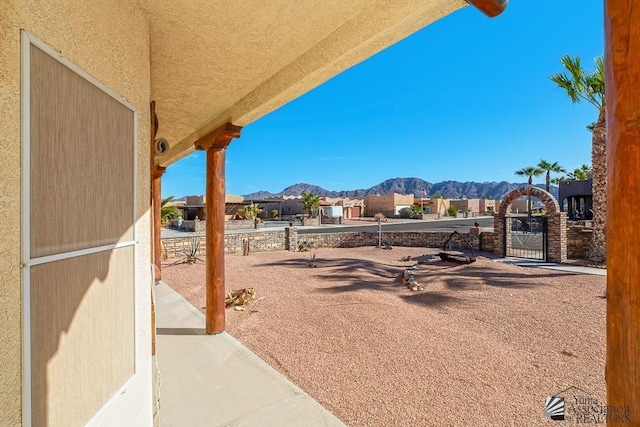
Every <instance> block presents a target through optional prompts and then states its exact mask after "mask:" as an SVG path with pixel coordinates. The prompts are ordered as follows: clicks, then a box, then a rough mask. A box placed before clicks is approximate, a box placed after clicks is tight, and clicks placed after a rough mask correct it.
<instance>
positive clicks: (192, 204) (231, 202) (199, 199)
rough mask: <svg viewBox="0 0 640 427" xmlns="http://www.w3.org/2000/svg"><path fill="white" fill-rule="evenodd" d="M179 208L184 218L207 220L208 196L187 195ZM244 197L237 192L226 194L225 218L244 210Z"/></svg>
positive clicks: (227, 218) (230, 217)
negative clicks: (236, 193)
mask: <svg viewBox="0 0 640 427" xmlns="http://www.w3.org/2000/svg"><path fill="white" fill-rule="evenodd" d="M180 203H181V205H179V206H178V209H180V210H181V211H182V219H184V220H195V219H196V218H197V219H199V220H205V219H206V217H207V197H206V196H187V199H186V201H184V202H180ZM244 205H245V204H244V197H242V196H237V195H235V194H226V195H225V210H224V211H225V220H229V219H232V218H234V217H235V216H236V215H238V214H240V213H241V212H242V208H243V207H244Z"/></svg>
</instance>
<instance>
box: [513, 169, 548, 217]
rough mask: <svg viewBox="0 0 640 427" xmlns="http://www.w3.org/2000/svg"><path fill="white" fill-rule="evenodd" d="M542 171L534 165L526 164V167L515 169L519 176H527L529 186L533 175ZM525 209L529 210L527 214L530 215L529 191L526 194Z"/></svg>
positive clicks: (537, 174)
mask: <svg viewBox="0 0 640 427" xmlns="http://www.w3.org/2000/svg"><path fill="white" fill-rule="evenodd" d="M543 172H544V171H543V170H542V169H540V168H538V167H535V166H527V167H526V168H522V169H520V170H517V171H516V175H519V176H527V177H529V181H528V182H529V187H531V186H532V185H533V177H534V176H540V175H542V173H543ZM527 210H528V211H529V215H531V192H529V195H528V196H527Z"/></svg>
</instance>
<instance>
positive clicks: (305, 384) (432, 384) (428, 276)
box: [163, 247, 606, 426]
mask: <svg viewBox="0 0 640 427" xmlns="http://www.w3.org/2000/svg"><path fill="white" fill-rule="evenodd" d="M436 252H437V251H436V250H433V249H425V248H401V247H395V248H393V249H392V250H383V249H378V248H353V249H319V250H316V251H314V253H315V255H316V259H315V265H316V266H315V267H310V266H309V262H310V260H311V254H310V253H309V252H285V251H280V252H262V253H251V254H250V255H249V256H241V255H227V256H226V261H225V263H226V264H225V269H226V287H227V292H229V291H231V290H233V289H239V288H248V287H252V288H255V289H256V298H258V300H257V301H254V302H252V303H251V304H250V305H249V306H248V307H247V309H246V310H245V311H235V310H232V309H227V331H228V332H229V333H230V334H231V335H233V336H234V337H236V338H237V339H238V340H240V341H241V342H242V343H243V344H245V345H246V346H247V347H248V348H250V349H251V350H252V351H254V352H255V353H256V354H257V355H259V356H260V357H261V358H262V359H264V360H265V361H266V362H267V363H269V364H270V365H271V366H273V367H274V368H275V369H277V370H278V371H280V372H281V373H282V374H284V375H285V376H286V377H287V378H289V379H290V380H291V381H293V382H294V383H295V384H296V385H298V386H299V387H300V388H302V389H303V390H305V391H306V392H307V393H308V394H309V395H311V396H312V397H313V398H314V399H316V400H317V401H318V402H319V403H320V404H322V405H323V406H324V407H326V408H327V409H329V410H330V411H331V412H333V413H334V414H335V415H336V416H337V417H338V418H340V419H341V420H342V421H343V422H345V423H346V424H347V425H349V426H537V425H541V426H542V425H559V424H562V425H573V423H570V422H561V423H558V422H556V421H551V420H549V419H548V418H545V417H544V416H543V410H544V405H545V399H546V397H547V396H551V395H553V394H555V393H559V392H561V391H563V390H565V389H567V388H569V387H578V388H579V389H580V390H579V393H583V394H584V393H588V396H589V397H592V398H594V399H597V400H598V401H599V402H604V401H605V380H604V364H605V343H606V341H605V340H606V338H605V309H606V299H604V292H605V285H606V278H605V277H603V276H591V275H580V274H568V273H564V272H559V271H551V270H543V269H531V268H522V267H517V266H513V265H509V264H504V263H500V262H496V261H494V260H491V259H486V258H483V257H479V258H478V260H477V262H475V263H474V264H470V265H456V264H451V263H445V262H442V261H439V260H436V261H430V260H428V259H427V258H428V257H424V256H423V255H426V254H434V253H436ZM407 256H411V257H412V258H413V260H411V261H401V258H403V257H407ZM420 256H423V257H422V258H418V257H420ZM416 258H417V259H418V260H424V261H425V263H424V264H419V265H418V266H417V267H416V273H415V277H416V279H417V281H418V284H419V285H421V286H423V287H424V290H423V291H417V292H414V291H411V290H409V289H407V287H405V286H404V285H403V284H402V283H401V281H400V280H398V278H399V276H400V275H401V274H402V272H403V271H404V270H405V268H406V267H408V266H411V265H414V264H416ZM172 261H173V260H169V262H172ZM163 280H164V281H165V282H166V283H167V284H169V285H170V286H171V287H172V288H173V289H175V290H176V291H177V292H179V293H180V294H182V295H183V296H184V297H185V298H187V300H189V301H190V302H191V303H192V304H193V305H194V306H196V307H197V308H199V309H200V310H201V311H204V310H203V309H204V305H205V297H204V265H203V264H195V265H187V264H178V265H172V266H170V265H168V264H167V265H165V266H164V268H163ZM572 390H575V389H572ZM572 390H569V391H567V392H566V394H565V395H564V396H566V399H567V404H569V403H570V401H571V399H572Z"/></svg>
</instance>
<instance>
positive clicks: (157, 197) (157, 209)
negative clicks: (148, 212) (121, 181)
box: [151, 166, 167, 280]
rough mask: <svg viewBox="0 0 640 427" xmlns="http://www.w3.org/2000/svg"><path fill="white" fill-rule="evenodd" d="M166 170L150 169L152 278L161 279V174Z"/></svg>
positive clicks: (158, 167)
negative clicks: (153, 265) (151, 179)
mask: <svg viewBox="0 0 640 427" xmlns="http://www.w3.org/2000/svg"><path fill="white" fill-rule="evenodd" d="M166 170H167V168H163V167H161V166H156V167H155V168H154V169H153V171H152V178H153V181H152V182H151V193H152V198H153V261H154V264H155V268H154V278H155V280H160V279H162V230H161V228H160V227H161V225H162V175H163V174H164V172H165V171H166Z"/></svg>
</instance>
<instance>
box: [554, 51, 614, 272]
mask: <svg viewBox="0 0 640 427" xmlns="http://www.w3.org/2000/svg"><path fill="white" fill-rule="evenodd" d="M560 62H561V63H562V65H563V66H564V68H565V69H566V71H567V72H562V73H558V74H555V75H553V76H551V80H552V81H553V82H554V83H556V84H557V85H558V86H559V87H560V88H562V89H564V90H565V91H566V93H567V95H568V96H569V99H571V102H573V103H574V104H575V103H578V102H581V101H586V102H588V103H589V104H591V105H593V106H594V107H596V108H597V110H598V120H597V121H596V122H595V123H593V124H591V125H589V126H587V127H588V129H589V130H591V133H592V137H591V164H592V165H593V235H592V236H593V237H592V241H591V248H590V258H591V260H592V261H596V262H604V261H605V260H606V251H605V234H604V229H605V219H606V208H607V160H606V148H607V134H606V116H605V102H606V99H605V91H604V61H603V59H602V57H601V56H600V57H597V58H596V59H595V69H594V70H593V71H592V72H588V71H585V70H584V69H582V67H581V65H580V57H578V56H576V57H575V58H571V57H570V56H569V55H565V56H563V57H562V58H561V59H560Z"/></svg>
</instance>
